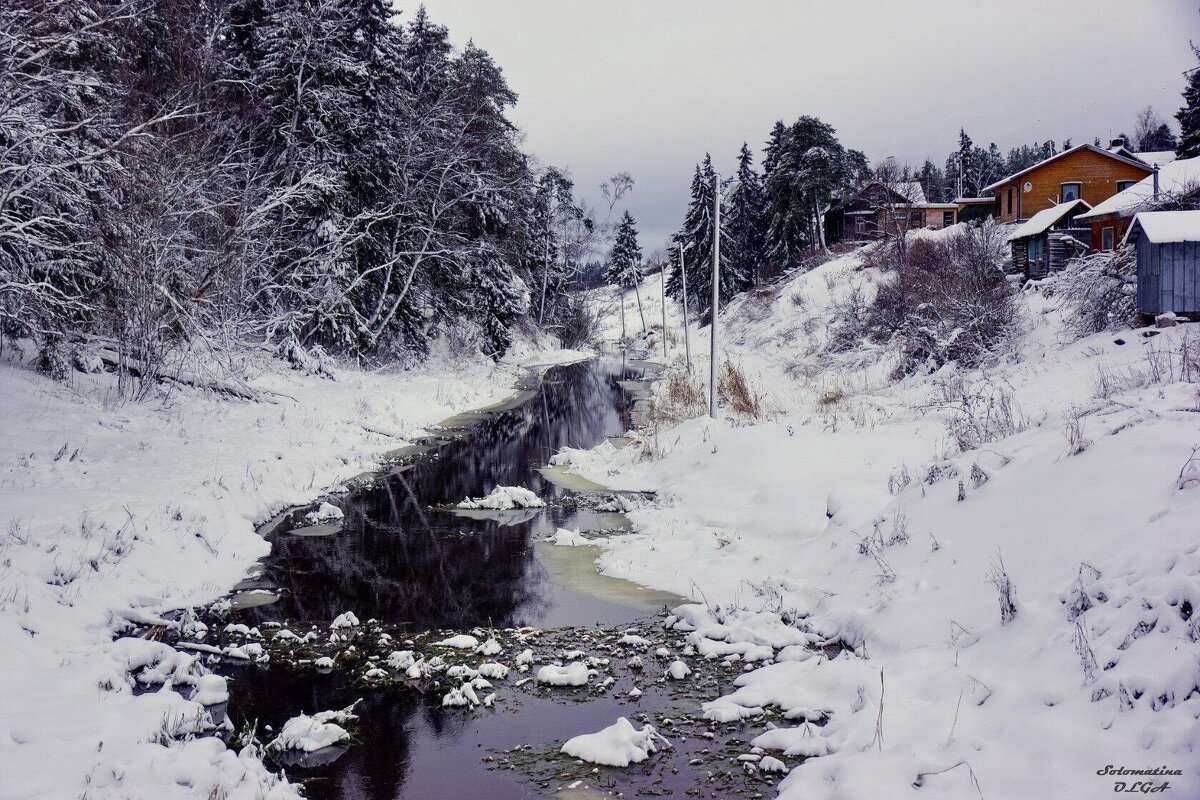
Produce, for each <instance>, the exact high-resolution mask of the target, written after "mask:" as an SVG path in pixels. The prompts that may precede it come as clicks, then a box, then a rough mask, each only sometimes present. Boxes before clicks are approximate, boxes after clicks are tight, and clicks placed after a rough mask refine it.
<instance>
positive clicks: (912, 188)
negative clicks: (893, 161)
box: [825, 181, 958, 243]
mask: <svg viewBox="0 0 1200 800" xmlns="http://www.w3.org/2000/svg"><path fill="white" fill-rule="evenodd" d="M825 218H826V225H825V235H826V240H827V241H829V242H830V243H832V242H836V241H843V240H847V241H867V240H871V239H881V238H883V237H885V236H893V235H895V234H896V233H898V232H899V231H902V230H903V231H910V230H915V229H917V228H929V229H932V230H939V229H941V228H948V227H950V226H951V225H954V224H956V223H957V222H958V205H957V204H955V203H930V202H928V201H927V200H926V199H925V191H924V190H923V189H922V188H921V184H920V183H919V182H918V181H911V182H907V183H901V184H894V185H888V184H884V183H883V182H881V181H871V182H869V183H867V184H866V185H864V186H863V187H862V188H861V189H859V190H858V192H856V193H855V194H854V196H853V197H851V198H850V199H849V200H848V201H847V202H845V203H844V204H843V205H842V206H841V207H840V208H836V209H833V210H831V211H830V212H829V213H827V214H826V215H825Z"/></svg>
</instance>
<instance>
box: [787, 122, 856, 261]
mask: <svg viewBox="0 0 1200 800" xmlns="http://www.w3.org/2000/svg"><path fill="white" fill-rule="evenodd" d="M784 141H785V142H786V145H785V146H784V147H783V148H782V149H781V151H780V153H779V157H778V159H777V160H776V162H775V165H774V167H773V168H772V170H771V172H770V175H769V176H768V177H767V180H766V186H765V193H766V204H767V213H766V219H767V223H766V225H767V227H766V230H767V232H766V252H767V255H768V257H769V258H770V259H771V260H772V261H773V262H775V263H776V265H777V266H778V267H779V268H782V269H786V268H788V267H790V266H793V265H795V264H797V263H799V262H800V261H801V259H803V257H804V255H805V249H806V248H816V247H824V244H825V237H824V225H823V217H824V214H825V211H826V210H827V209H828V207H829V203H830V201H831V200H832V199H833V198H834V197H836V196H838V195H839V194H840V193H841V192H842V191H843V190H844V189H845V188H846V186H847V185H849V184H850V183H851V182H852V181H853V180H854V179H855V178H856V177H857V175H858V173H859V172H861V170H862V168H863V166H864V163H863V162H865V158H863V157H862V154H861V153H857V151H847V150H846V149H845V148H844V147H843V146H842V144H841V142H839V141H838V139H837V132H836V131H835V130H834V128H833V126H832V125H829V124H828V123H825V122H822V121H821V120H820V119H817V118H816V117H812V116H803V117H800V118H799V119H797V120H796V122H794V123H793V124H792V126H791V127H790V128H789V129H788V133H787V136H786V137H785V140H784Z"/></svg>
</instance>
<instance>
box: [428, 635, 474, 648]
mask: <svg viewBox="0 0 1200 800" xmlns="http://www.w3.org/2000/svg"><path fill="white" fill-rule="evenodd" d="M433 644H434V646H435V647H450V648H453V649H455V650H474V649H475V648H477V647H479V640H478V639H476V638H475V637H474V636H472V635H471V634H469V633H460V634H457V635H455V636H451V637H450V638H449V639H442V640H441V641H440V642H434V643H433Z"/></svg>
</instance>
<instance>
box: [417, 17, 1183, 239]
mask: <svg viewBox="0 0 1200 800" xmlns="http://www.w3.org/2000/svg"><path fill="white" fill-rule="evenodd" d="M398 4H399V5H400V6H401V7H402V8H403V9H404V10H405V11H406V12H408V11H410V10H412V9H415V7H416V0H414V2H412V3H411V4H406V3H405V0H399V3H398ZM425 5H426V8H427V9H428V10H429V13H430V16H431V17H432V18H433V19H434V20H435V21H436V22H439V23H441V24H443V25H446V26H448V27H449V28H450V34H451V38H452V39H453V41H454V42H455V44H457V45H460V46H461V45H462V44H465V43H466V41H467V40H468V39H474V40H475V42H476V44H478V45H479V46H481V47H483V48H484V49H485V50H487V51H488V52H490V53H491V54H492V56H493V57H494V58H495V60H496V62H497V63H498V64H499V65H500V66H501V67H502V68H503V69H504V72H505V74H506V75H507V77H508V80H509V83H510V84H511V86H512V87H513V89H514V90H515V91H516V92H518V93H519V94H520V98H521V99H520V102H519V103H518V104H517V108H516V111H515V113H514V115H513V116H514V120H515V122H516V123H517V124H518V125H519V126H520V127H521V128H522V130H524V131H525V133H526V135H527V141H526V149H527V150H528V151H529V152H531V153H533V154H534V155H536V156H538V157H539V158H540V159H541V160H542V161H543V162H545V163H552V164H556V165H559V166H565V167H568V168H569V169H570V170H571V172H572V174H573V176H574V178H575V184H576V187H577V191H578V193H579V194H580V195H581V196H583V197H584V198H585V199H587V200H588V201H589V202H591V203H593V204H596V205H599V204H601V198H600V192H599V190H598V188H597V187H598V186H599V184H600V182H601V181H603V180H604V179H605V178H606V177H608V176H609V175H611V174H613V173H614V172H617V171H620V170H628V171H629V172H630V173H632V174H633V177H634V179H635V180H636V181H637V186H636V188H635V189H634V191H633V193H632V195H631V196H630V197H629V201H628V207H629V209H630V210H631V211H632V213H633V214H634V216H635V217H636V218H637V219H638V222H639V224H640V227H641V231H642V245H643V247H644V248H646V249H647V250H651V249H653V248H655V247H658V246H659V245H661V244H662V243H663V242H664V241H665V239H666V236H667V235H669V233H670V232H671V231H672V230H674V229H676V228H677V227H678V225H679V224H680V222H681V220H682V217H683V212H684V209H685V207H686V203H687V191H688V185H689V183H690V180H691V174H692V169H693V168H694V166H695V164H696V162H697V161H699V160H700V159H701V158H703V156H704V153H705V152H706V151H711V152H712V154H713V158H714V161H715V163H716V164H717V167H718V169H720V170H722V171H729V170H731V169H732V168H733V165H734V162H735V158H736V155H737V150H738V148H739V147H740V146H741V143H742V141H743V140H746V141H748V142H749V143H750V145H751V147H752V148H754V149H755V151H756V159H757V156H758V153H759V151H760V148H761V146H762V143H763V142H764V141H765V139H766V137H767V134H768V133H769V132H770V129H771V126H772V124H773V123H774V121H775V120H777V119H783V120H784V121H785V122H791V121H793V120H794V119H795V118H796V117H798V116H800V115H802V114H812V115H815V116H818V117H820V118H821V119H823V120H825V121H826V122H829V123H830V124H832V125H833V126H834V127H835V128H837V131H838V135H839V137H840V138H841V140H842V142H843V144H845V145H846V146H847V147H855V148H858V149H860V150H863V151H864V152H866V154H867V157H868V158H870V159H871V160H872V161H875V160H878V159H880V158H882V157H884V156H886V155H895V156H897V157H898V158H900V159H901V160H903V161H909V162H914V163H916V164H920V163H921V162H923V161H924V159H925V158H926V157H929V158H931V159H933V161H934V163H936V164H938V165H939V166H942V165H943V163H944V161H945V158H946V154H947V153H949V152H950V151H951V150H953V149H955V148H956V147H957V135H958V129H959V127H960V126H963V127H965V128H966V130H967V133H968V134H970V135H971V137H972V138H973V139H974V140H975V142H976V144H980V145H982V146H984V147H986V146H987V144H988V143H989V142H993V141H994V142H996V143H997V144H998V145H999V146H1000V148H1001V150H1002V151H1005V152H1006V151H1007V150H1008V148H1009V147H1012V146H1014V145H1017V144H1020V143H1023V142H1033V141H1035V140H1038V141H1042V140H1045V139H1054V140H1055V141H1062V140H1063V139H1066V138H1073V139H1074V140H1075V143H1079V142H1082V141H1085V140H1086V141H1091V140H1092V138H1093V137H1095V136H1100V137H1107V136H1109V135H1115V134H1118V133H1120V132H1121V131H1122V130H1126V131H1132V128H1133V123H1134V117H1135V115H1136V114H1137V112H1138V111H1139V110H1140V109H1141V108H1143V107H1144V106H1146V105H1147V104H1152V105H1153V106H1154V107H1155V109H1156V110H1157V111H1158V112H1159V113H1160V114H1161V115H1162V116H1163V117H1166V118H1168V119H1169V120H1170V121H1171V122H1172V124H1173V125H1174V120H1173V119H1171V115H1173V114H1174V112H1175V110H1176V109H1177V108H1178V107H1179V105H1180V103H1181V99H1180V92H1181V91H1182V89H1183V76H1182V75H1181V73H1182V72H1183V70H1185V69H1188V68H1190V67H1192V66H1194V65H1195V63H1196V61H1195V58H1194V57H1193V55H1192V52H1191V50H1190V48H1189V47H1188V40H1189V38H1195V39H1200V15H1198V14H1197V6H1198V5H1200V3H1197V2H1192V1H1191V0H1136V1H1132V2H1131V0H1053V2H1049V1H1048V0H1004V2H991V0H989V1H988V2H974V1H973V0H919V1H918V0H905V1H904V2H893V1H892V0H856V2H842V0H819V1H818V0H790V1H787V0H741V1H740V2H735V1H734V0H724V2H717V1H716V0H604V1H603V2H599V1H598V0H586V2H585V0H503V1H502V0H425Z"/></svg>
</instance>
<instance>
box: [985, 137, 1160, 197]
mask: <svg viewBox="0 0 1200 800" xmlns="http://www.w3.org/2000/svg"><path fill="white" fill-rule="evenodd" d="M1080 150H1091V151H1092V152H1093V153H1099V154H1100V155H1102V156H1106V157H1108V158H1111V159H1113V160H1114V161H1120V162H1121V163H1122V164H1128V165H1129V166H1131V167H1140V168H1142V169H1144V170H1146V171H1147V172H1149V171H1150V165H1149V164H1146V163H1145V162H1143V161H1139V160H1138V159H1136V158H1133V157H1131V156H1127V155H1123V154H1121V153H1114V152H1112V151H1111V150H1105V149H1104V148H1101V147H1096V145H1094V144H1087V143H1086V142H1085V143H1084V144H1080V145H1076V146H1075V147H1072V148H1071V149H1070V150H1063V151H1062V152H1061V153H1058V154H1057V155H1053V156H1050V157H1049V158H1044V159H1042V160H1041V161H1039V162H1038V163H1036V164H1034V165H1033V166H1032V167H1026V168H1025V169H1023V170H1021V171H1020V172H1014V173H1013V174H1012V175H1009V176H1008V177H1006V178H1001V179H1000V180H998V181H996V182H995V183H993V184H991V185H990V186H985V187H983V191H985V192H990V191H992V190H993V189H999V188H1000V187H1001V186H1003V185H1004V184H1006V183H1008V182H1010V181H1014V180H1016V179H1017V178H1019V177H1021V176H1022V175H1027V174H1028V173H1030V172H1033V171H1034V170H1035V169H1041V168H1042V167H1044V166H1046V165H1047V164H1049V163H1050V162H1051V161H1057V160H1058V159H1060V158H1065V157H1066V156H1069V155H1071V154H1072V153H1078V152H1079V151H1080Z"/></svg>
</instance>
